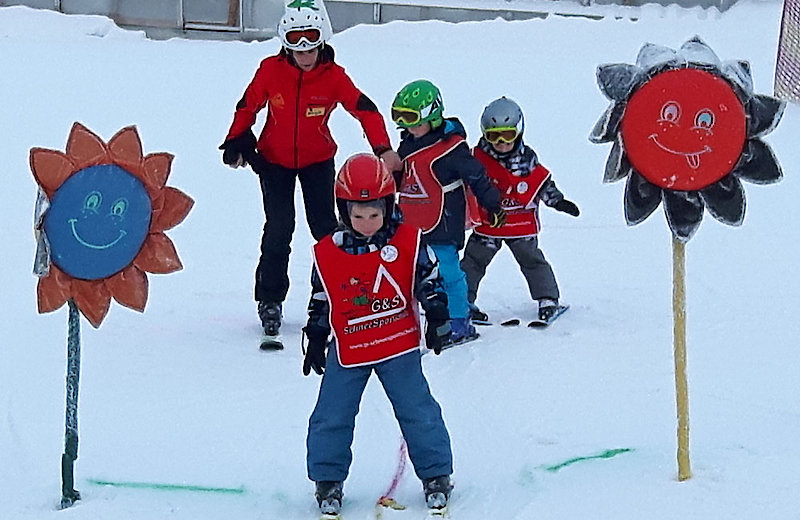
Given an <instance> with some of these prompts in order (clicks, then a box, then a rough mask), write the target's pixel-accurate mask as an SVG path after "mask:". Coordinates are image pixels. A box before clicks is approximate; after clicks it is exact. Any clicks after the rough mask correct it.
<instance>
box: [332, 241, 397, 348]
mask: <svg viewBox="0 0 800 520" xmlns="http://www.w3.org/2000/svg"><path fill="white" fill-rule="evenodd" d="M384 249H386V248H385V247H384ZM381 254H383V250H381ZM395 254H396V253H395ZM384 282H386V283H384ZM371 293H372V294H371V295H370V296H369V299H370V303H369V314H367V315H366V316H358V317H353V318H350V319H348V320H347V325H348V326H347V327H345V330H344V332H345V333H347V334H350V333H352V332H358V331H360V330H366V329H371V328H375V327H382V326H384V325H388V324H389V323H392V322H394V321H397V320H398V319H400V318H402V317H403V314H402V313H403V312H404V311H405V310H406V307H407V306H408V302H407V301H406V298H405V296H403V292H402V291H401V290H400V285H399V284H398V283H397V281H396V280H395V279H394V278H392V275H391V274H390V273H389V271H387V270H386V267H384V266H383V264H380V265H379V266H378V272H377V274H376V276H375V283H374V284H373V285H372V291H371ZM361 309H363V307H362V308H361ZM364 310H366V309H364ZM361 312H363V311H361Z"/></svg>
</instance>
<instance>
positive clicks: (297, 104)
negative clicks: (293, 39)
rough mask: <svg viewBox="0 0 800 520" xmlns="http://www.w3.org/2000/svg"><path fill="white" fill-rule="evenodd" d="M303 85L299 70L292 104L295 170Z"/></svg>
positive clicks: (301, 72)
mask: <svg viewBox="0 0 800 520" xmlns="http://www.w3.org/2000/svg"><path fill="white" fill-rule="evenodd" d="M302 83H303V70H302V69H301V70H300V76H299V77H298V78H297V97H296V99H295V104H294V169H295V170H296V169H297V165H298V164H299V162H298V160H297V140H298V137H299V134H300V85H301V84H302Z"/></svg>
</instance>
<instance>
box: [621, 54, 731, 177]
mask: <svg viewBox="0 0 800 520" xmlns="http://www.w3.org/2000/svg"><path fill="white" fill-rule="evenodd" d="M746 124H747V120H746V116H745V110H744V107H743V106H742V102H741V101H740V100H739V98H738V97H737V95H736V93H735V92H734V91H733V88H731V86H730V84H728V82H726V81H725V80H724V79H722V78H720V77H718V76H715V75H713V74H710V73H708V72H706V71H703V70H699V69H694V68H688V69H675V70H669V71H666V72H663V73H661V74H658V75H656V76H655V77H653V78H652V79H651V80H650V81H648V82H647V83H645V84H644V85H643V86H642V87H641V88H640V89H638V90H637V91H636V92H635V93H634V94H633V95H632V96H631V99H630V102H629V103H628V106H627V108H626V110H625V115H624V116H623V118H622V124H621V133H622V139H623V142H624V146H625V149H626V151H627V153H628V157H629V159H630V161H631V165H632V166H633V167H634V168H635V169H636V170H637V171H638V172H639V173H641V174H642V176H644V177H645V178H646V179H647V180H648V181H650V182H651V183H653V184H655V185H656V186H659V187H661V188H667V189H670V190H681V191H690V190H700V189H702V188H705V187H706V186H709V185H711V184H713V183H715V182H717V181H718V180H720V179H722V178H723V177H725V176H726V175H728V174H729V173H730V172H731V170H733V168H734V167H735V166H736V164H737V162H738V161H739V157H740V156H741V154H742V149H743V147H744V144H745V138H746Z"/></svg>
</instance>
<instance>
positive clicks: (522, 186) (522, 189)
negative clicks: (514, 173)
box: [517, 181, 528, 194]
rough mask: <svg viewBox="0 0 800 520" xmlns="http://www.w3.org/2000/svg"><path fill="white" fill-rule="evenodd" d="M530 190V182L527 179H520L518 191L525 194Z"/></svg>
mask: <svg viewBox="0 0 800 520" xmlns="http://www.w3.org/2000/svg"><path fill="white" fill-rule="evenodd" d="M527 191H528V183H527V182H525V181H520V182H518V183H517V193H519V194H523V193H525V192H527Z"/></svg>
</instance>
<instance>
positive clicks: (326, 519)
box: [319, 513, 342, 520]
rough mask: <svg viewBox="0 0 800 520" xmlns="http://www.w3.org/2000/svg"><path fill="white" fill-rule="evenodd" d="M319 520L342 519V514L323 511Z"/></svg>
mask: <svg viewBox="0 0 800 520" xmlns="http://www.w3.org/2000/svg"><path fill="white" fill-rule="evenodd" d="M319 520H342V515H341V514H335V515H333V514H329V513H322V514H321V515H319Z"/></svg>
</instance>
